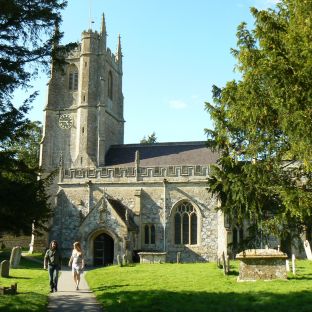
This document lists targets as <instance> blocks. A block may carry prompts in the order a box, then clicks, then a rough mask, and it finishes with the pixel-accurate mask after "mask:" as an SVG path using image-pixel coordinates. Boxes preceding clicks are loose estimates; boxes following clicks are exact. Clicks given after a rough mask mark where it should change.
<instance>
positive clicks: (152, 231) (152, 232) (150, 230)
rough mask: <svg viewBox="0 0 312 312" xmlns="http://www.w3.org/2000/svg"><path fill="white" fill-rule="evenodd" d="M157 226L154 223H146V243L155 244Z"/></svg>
mask: <svg viewBox="0 0 312 312" xmlns="http://www.w3.org/2000/svg"><path fill="white" fill-rule="evenodd" d="M155 241H156V227H155V225H154V224H145V226H144V244H145V245H155Z"/></svg>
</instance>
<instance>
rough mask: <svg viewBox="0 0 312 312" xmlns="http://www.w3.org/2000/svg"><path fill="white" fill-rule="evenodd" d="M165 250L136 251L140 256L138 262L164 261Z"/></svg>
mask: <svg viewBox="0 0 312 312" xmlns="http://www.w3.org/2000/svg"><path fill="white" fill-rule="evenodd" d="M166 254H167V253H166V252H152V251H141V252H138V255H139V256H140V263H165V262H166Z"/></svg>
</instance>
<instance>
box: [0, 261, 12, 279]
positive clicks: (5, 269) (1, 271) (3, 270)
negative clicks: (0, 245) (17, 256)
mask: <svg viewBox="0 0 312 312" xmlns="http://www.w3.org/2000/svg"><path fill="white" fill-rule="evenodd" d="M9 273H10V262H9V261H8V260H3V261H2V262H1V264H0V276H1V277H9Z"/></svg>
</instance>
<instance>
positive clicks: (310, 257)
mask: <svg viewBox="0 0 312 312" xmlns="http://www.w3.org/2000/svg"><path fill="white" fill-rule="evenodd" d="M303 246H304V250H305V252H306V255H307V258H308V260H312V252H311V247H310V243H309V241H308V240H307V239H306V240H305V241H304V243H303Z"/></svg>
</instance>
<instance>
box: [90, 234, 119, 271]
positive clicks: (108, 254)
mask: <svg viewBox="0 0 312 312" xmlns="http://www.w3.org/2000/svg"><path fill="white" fill-rule="evenodd" d="M93 244H94V246H93V247H94V248H93V250H94V255H93V259H94V260H93V261H94V266H105V265H109V264H113V261H114V240H113V239H112V238H111V237H110V236H109V235H108V234H106V233H102V234H100V235H98V236H97V237H95V239H94V243H93Z"/></svg>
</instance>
